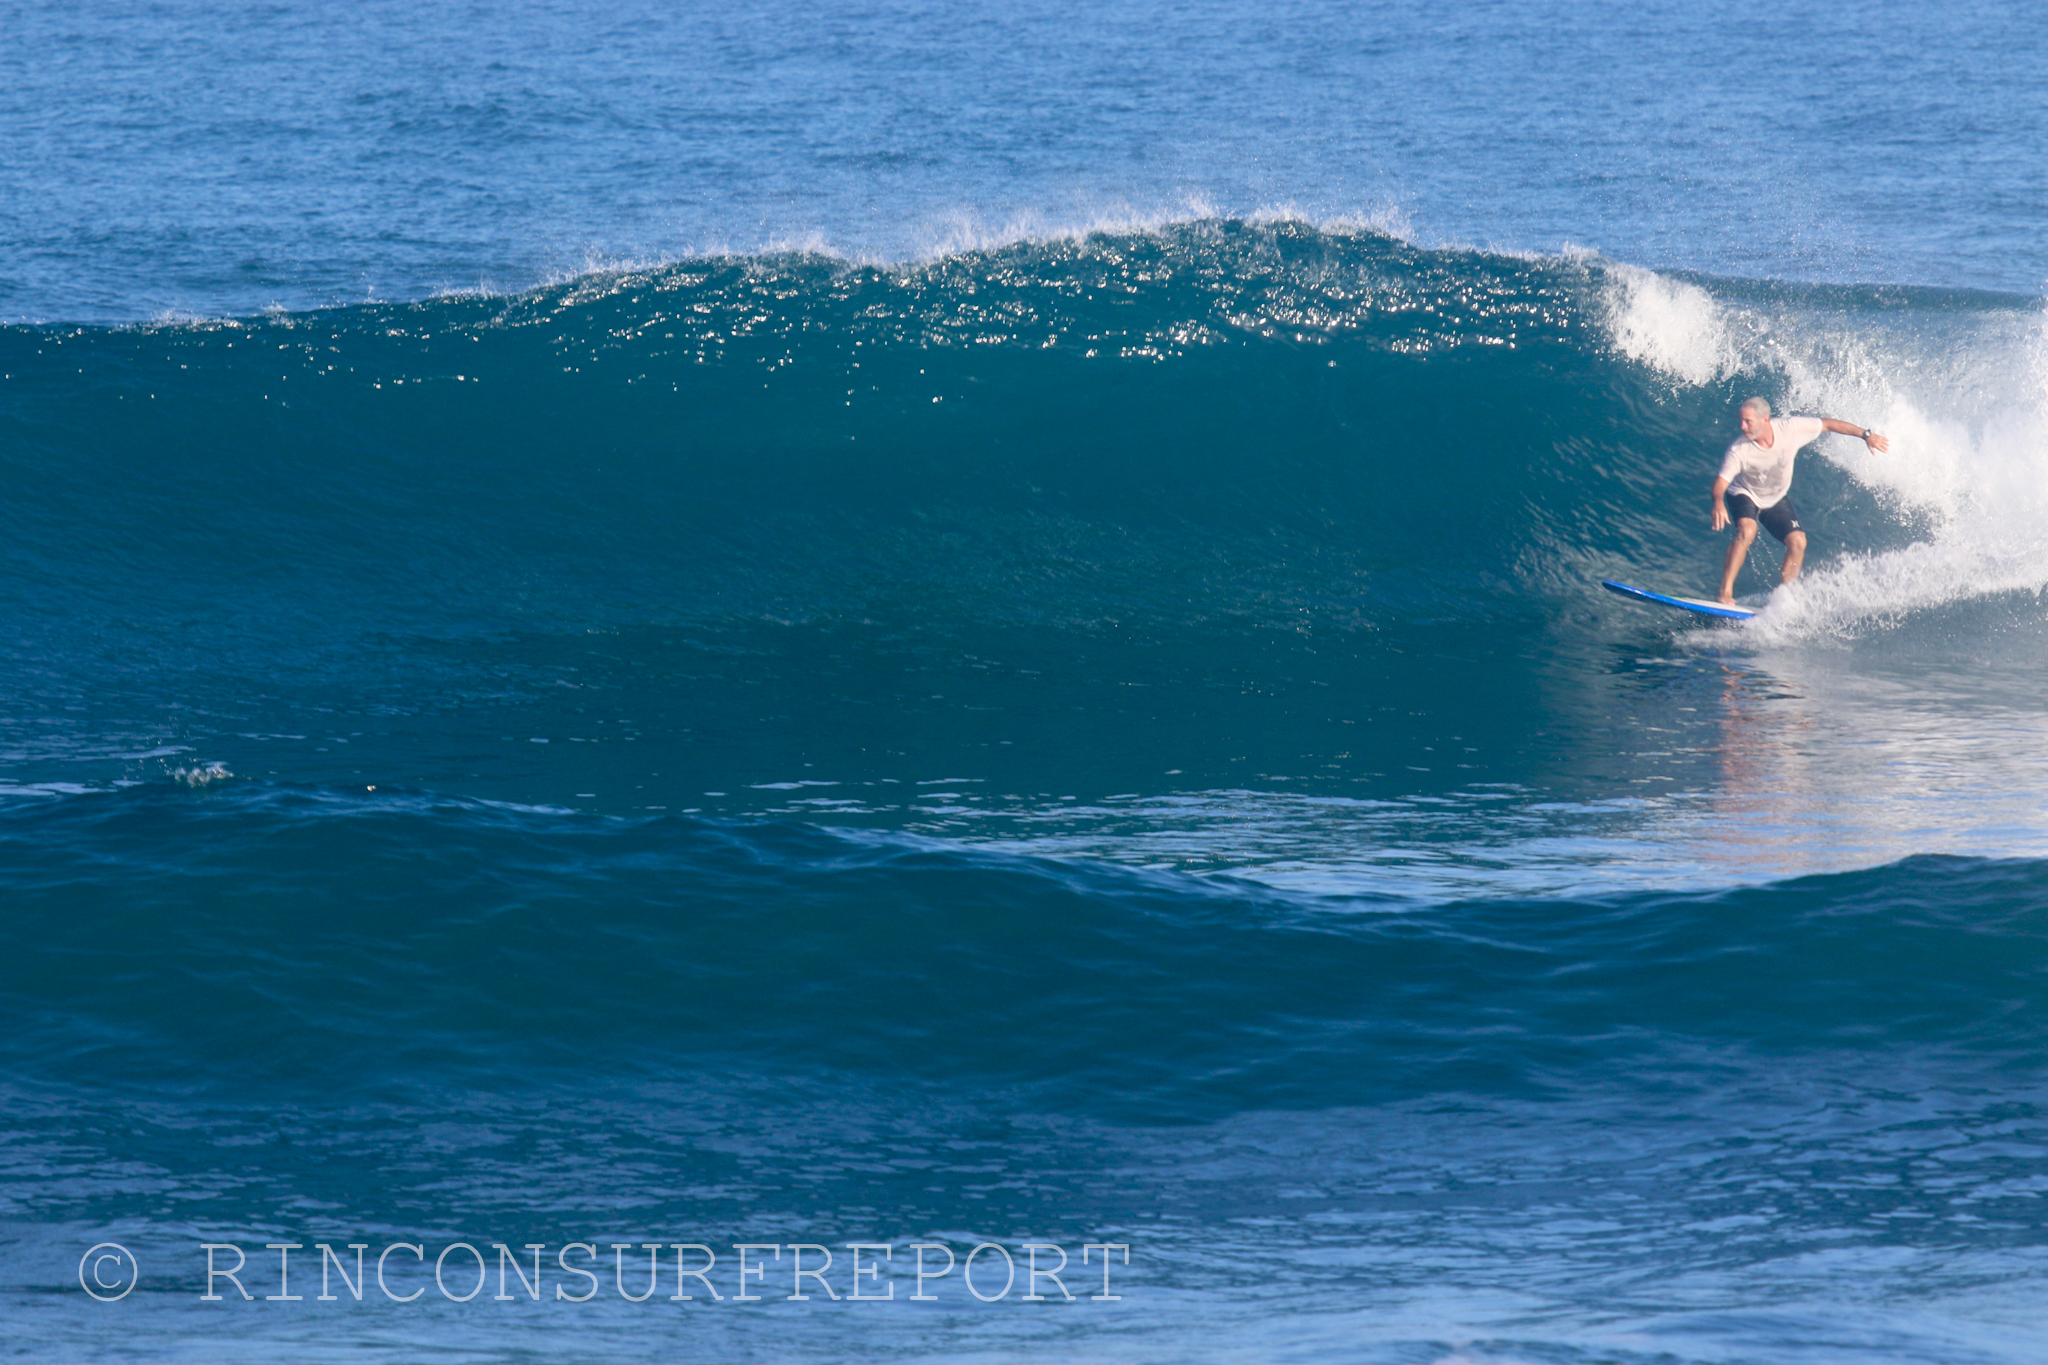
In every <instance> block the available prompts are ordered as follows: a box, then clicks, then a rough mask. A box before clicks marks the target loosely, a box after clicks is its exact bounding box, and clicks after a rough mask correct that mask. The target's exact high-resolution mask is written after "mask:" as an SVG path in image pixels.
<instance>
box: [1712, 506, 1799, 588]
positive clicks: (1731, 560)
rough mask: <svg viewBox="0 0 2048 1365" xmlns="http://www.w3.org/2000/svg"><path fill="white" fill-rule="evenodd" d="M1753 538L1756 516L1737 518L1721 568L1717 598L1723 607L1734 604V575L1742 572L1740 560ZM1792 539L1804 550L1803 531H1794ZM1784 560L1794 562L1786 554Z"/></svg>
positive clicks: (1747, 552)
mask: <svg viewBox="0 0 2048 1365" xmlns="http://www.w3.org/2000/svg"><path fill="white" fill-rule="evenodd" d="M1755 539H1756V518H1755V517H1743V518H1741V519H1739V520H1738V521H1737V522H1736V523H1735V539H1733V540H1731V541H1729V542H1728V563H1727V566H1726V567H1725V568H1723V569H1722V570H1721V596H1720V599H1719V600H1720V603H1721V605H1722V606H1724V607H1732V606H1734V605H1735V575H1736V574H1738V573H1741V572H1742V561H1743V560H1745V559H1747V558H1749V544H1750V542H1751V541H1753V540H1755ZM1794 539H1796V540H1798V542H1799V549H1800V551H1801V552H1802V553H1804V552H1805V550H1806V536H1805V534H1804V533H1803V532H1795V533H1794ZM1785 562H1786V563H1788V564H1791V563H1794V561H1793V559H1792V557H1791V556H1790V555H1787V556H1786V561H1785ZM1792 572H1793V573H1795V574H1796V573H1798V572H1799V570H1798V568H1797V567H1795V568H1793V570H1792ZM1786 581H1787V582H1790V581H1791V580H1790V579H1787V580H1786Z"/></svg>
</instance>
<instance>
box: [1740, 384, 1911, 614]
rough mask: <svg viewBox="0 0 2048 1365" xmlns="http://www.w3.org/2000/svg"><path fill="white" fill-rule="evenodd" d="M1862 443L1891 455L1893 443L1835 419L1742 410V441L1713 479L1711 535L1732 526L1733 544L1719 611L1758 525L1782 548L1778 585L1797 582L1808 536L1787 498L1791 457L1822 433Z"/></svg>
mask: <svg viewBox="0 0 2048 1365" xmlns="http://www.w3.org/2000/svg"><path fill="white" fill-rule="evenodd" d="M1828 431H1832V432H1834V433H1835V434H1837V435H1839V436H1856V437H1860V438H1861V439H1862V441H1863V444H1864V445H1865V446H1867V447H1868V448H1870V449H1871V450H1875V451H1885V450H1889V449H1891V443H1890V442H1889V441H1887V440H1885V438H1884V437H1882V436H1880V435H1878V434H1877V433H1876V432H1874V431H1872V430H1871V429H1870V428H1869V427H1859V426H1857V425H1856V424H1855V423H1853V422H1843V421H1838V420H1836V419H1835V418H1833V417H1780V418H1777V419H1776V420H1773V419H1772V417H1771V405H1770V403H1768V402H1767V401H1765V400H1764V399H1761V398H1751V399H1747V400H1745V401H1744V403H1743V405H1742V439H1741V440H1739V441H1737V442H1736V443H1735V444H1734V445H1731V446H1729V447H1728V453H1727V454H1726V455H1725V456H1723V457H1722V459H1721V472H1720V473H1719V474H1717V475H1715V476H1714V529H1715V530H1716V531H1719V530H1722V529H1724V528H1726V526H1727V525H1728V523H1729V522H1730V521H1731V520H1732V521H1733V522H1734V523H1735V540H1734V542H1733V543H1732V544H1730V545H1729V546H1728V563H1727V567H1725V568H1724V569H1723V570H1722V571H1721V597H1720V601H1721V603H1722V605H1723V606H1733V605H1734V604H1735V575H1736V573H1737V572H1738V571H1739V570H1740V569H1741V568H1742V561H1743V560H1744V559H1745V558H1747V557H1748V555H1749V546H1750V542H1751V541H1753V540H1755V539H1756V528H1757V523H1758V522H1762V523H1763V526H1764V529H1766V530H1768V531H1769V532H1770V533H1771V534H1772V535H1773V536H1775V537H1777V540H1778V543H1779V544H1780V545H1783V546H1784V547H1785V565H1784V567H1783V568H1782V569H1780V570H1779V571H1778V581H1779V582H1780V583H1790V582H1791V581H1792V580H1793V579H1795V578H1797V577H1799V566H1800V565H1801V564H1802V563H1804V562H1805V560H1806V532H1805V531H1804V530H1802V529H1801V528H1800V525H1799V514H1798V513H1797V512H1795V511H1793V510H1792V500H1791V499H1790V498H1787V497H1786V496H1785V494H1786V493H1788V492H1789V491H1791V488H1792V457H1793V456H1795V455H1797V454H1798V453H1799V449H1800V447H1802V446H1805V445H1810V444H1812V443H1813V442H1814V441H1815V440H1818V439H1819V438H1820V435H1821V433H1823V432H1828Z"/></svg>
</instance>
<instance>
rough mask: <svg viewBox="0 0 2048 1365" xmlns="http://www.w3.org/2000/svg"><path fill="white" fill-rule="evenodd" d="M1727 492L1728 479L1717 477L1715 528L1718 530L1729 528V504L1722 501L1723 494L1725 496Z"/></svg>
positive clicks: (1715, 482)
mask: <svg viewBox="0 0 2048 1365" xmlns="http://www.w3.org/2000/svg"><path fill="white" fill-rule="evenodd" d="M1727 492H1728V480H1726V479H1715V480H1714V529H1715V530H1716V531H1725V530H1727V529H1728V504H1727V503H1725V502H1722V501H1721V498H1722V496H1723V495H1724V494H1726V493H1727Z"/></svg>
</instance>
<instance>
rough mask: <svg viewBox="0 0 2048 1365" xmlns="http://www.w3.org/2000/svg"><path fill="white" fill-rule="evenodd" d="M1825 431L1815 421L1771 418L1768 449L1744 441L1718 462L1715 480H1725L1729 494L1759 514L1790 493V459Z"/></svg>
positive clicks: (1795, 418)
mask: <svg viewBox="0 0 2048 1365" xmlns="http://www.w3.org/2000/svg"><path fill="white" fill-rule="evenodd" d="M1825 430H1827V428H1825V427H1823V426H1822V425H1821V424H1820V418H1818V417H1773V418H1772V419H1771V432H1772V436H1771V446H1770V448H1769V449H1768V450H1766V449H1765V448H1764V447H1762V446H1760V445H1758V444H1757V443H1756V442H1755V441H1752V440H1750V439H1749V438H1748V437H1747V436H1745V437H1743V438H1742V439H1741V440H1739V441H1737V442H1736V443H1735V444H1734V445H1732V446H1729V447H1728V453H1727V454H1726V455H1725V456H1723V457H1722V458H1721V473H1720V475H1719V476H1718V477H1720V478H1723V479H1726V480H1728V491H1729V492H1731V493H1741V494H1742V495H1744V496H1745V497H1747V498H1748V499H1749V500H1750V501H1751V502H1753V503H1755V504H1756V506H1757V510H1758V511H1762V510H1763V509H1764V508H1766V507H1770V506H1773V505H1775V504H1776V503H1778V502H1779V501H1781V500H1782V499H1783V498H1784V496H1785V495H1786V494H1787V493H1789V492H1791V491H1792V457H1793V456H1794V455H1797V454H1798V453H1799V448H1800V447H1801V446H1804V445H1810V444H1812V443H1813V442H1814V441H1815V440H1817V439H1819V437H1820V434H1821V433H1822V432H1823V431H1825Z"/></svg>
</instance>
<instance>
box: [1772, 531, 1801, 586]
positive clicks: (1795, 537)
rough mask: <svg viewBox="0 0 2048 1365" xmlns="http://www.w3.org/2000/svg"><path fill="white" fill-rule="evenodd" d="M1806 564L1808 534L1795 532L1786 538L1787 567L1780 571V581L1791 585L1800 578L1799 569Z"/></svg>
mask: <svg viewBox="0 0 2048 1365" xmlns="http://www.w3.org/2000/svg"><path fill="white" fill-rule="evenodd" d="M1804 563H1806V532H1804V531H1794V532H1793V533H1792V534H1791V535H1789V536H1786V537H1785V566H1784V567H1783V568H1781V569H1779V570H1778V581H1779V582H1780V583H1790V582H1791V581H1792V580H1793V579H1795V578H1797V577H1799V568H1800V566H1801V565H1802V564H1804Z"/></svg>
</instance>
